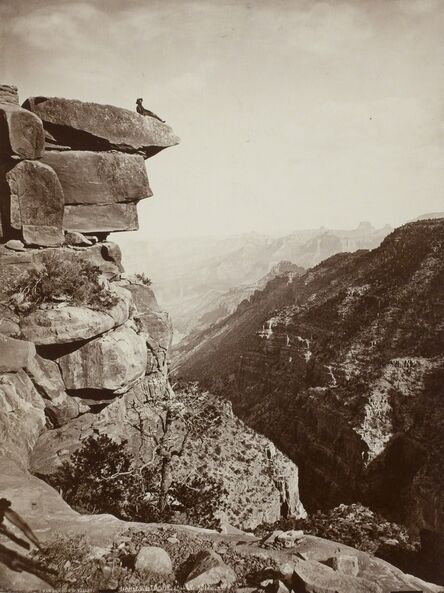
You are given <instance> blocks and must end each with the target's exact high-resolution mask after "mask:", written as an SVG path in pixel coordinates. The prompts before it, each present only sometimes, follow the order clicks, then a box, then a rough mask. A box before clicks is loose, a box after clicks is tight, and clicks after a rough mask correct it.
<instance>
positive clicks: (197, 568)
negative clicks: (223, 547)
mask: <svg viewBox="0 0 444 593" xmlns="http://www.w3.org/2000/svg"><path fill="white" fill-rule="evenodd" d="M235 582H236V573H235V572H234V570H233V569H232V568H231V567H230V566H228V565H227V564H225V562H224V561H223V560H222V558H221V557H220V556H219V554H217V553H216V552H214V551H213V550H208V551H207V550H204V551H202V552H199V553H198V554H197V555H196V558H195V560H194V565H193V568H192V569H191V572H190V573H189V574H188V576H187V578H186V581H185V589H187V590H188V591H195V590H199V589H213V588H217V587H220V588H223V589H228V588H229V587H231V585H233V584H234V583H235Z"/></svg>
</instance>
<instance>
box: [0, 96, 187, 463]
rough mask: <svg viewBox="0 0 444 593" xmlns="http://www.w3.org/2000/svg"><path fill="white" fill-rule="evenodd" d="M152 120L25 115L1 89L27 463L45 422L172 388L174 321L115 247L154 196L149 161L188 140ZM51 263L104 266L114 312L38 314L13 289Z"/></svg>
mask: <svg viewBox="0 0 444 593" xmlns="http://www.w3.org/2000/svg"><path fill="white" fill-rule="evenodd" d="M25 107H27V108H25ZM34 111H35V112H34ZM57 118H58V119H57ZM151 119H152V118H144V117H142V116H141V115H139V114H137V113H131V112H129V111H127V110H125V109H120V108H118V107H111V106H104V105H97V104H94V103H82V102H80V101H70V100H66V99H48V100H42V99H30V100H28V101H26V102H25V105H24V107H20V106H19V101H18V93H17V89H16V88H15V87H13V86H8V85H0V402H3V404H2V412H1V414H0V416H1V418H0V436H1V437H2V439H1V440H2V444H3V446H2V451H1V452H0V455H1V454H3V453H6V454H7V455H8V458H9V459H13V460H14V462H19V463H21V464H23V465H24V466H25V467H26V466H27V464H28V453H29V452H30V451H31V450H32V448H33V447H34V445H35V442H36V439H37V437H38V436H39V434H40V433H41V431H42V429H43V428H44V426H45V424H46V426H47V427H49V428H57V427H61V426H64V425H66V424H67V423H69V422H70V421H72V420H73V419H75V418H78V417H79V416H82V415H83V414H86V413H88V412H90V411H91V410H92V409H94V408H95V407H96V406H97V405H102V403H101V402H103V401H104V402H106V403H108V404H109V403H111V402H112V401H113V400H115V399H116V398H118V397H119V396H121V395H122V394H124V393H126V392H127V391H128V390H130V389H131V388H132V386H133V385H134V384H135V383H136V382H137V381H138V380H139V379H140V378H141V377H144V376H147V377H148V376H149V378H150V381H151V383H152V384H153V385H154V386H155V388H156V389H159V390H163V389H165V386H166V384H167V381H168V378H167V369H168V366H167V353H168V347H169V344H170V342H171V334H172V327H171V322H170V320H169V317H168V315H167V314H165V313H164V312H162V311H160V309H159V306H158V304H157V302H156V299H155V297H154V294H153V293H152V291H151V289H148V287H145V286H144V285H143V284H141V283H140V282H139V281H138V280H137V279H136V278H133V279H132V280H131V281H130V280H129V279H127V278H125V279H123V276H122V273H123V272H124V270H123V267H122V264H121V253H120V249H119V247H118V246H117V245H115V244H114V243H110V242H107V241H105V240H104V236H105V235H107V234H108V233H109V232H112V231H121V230H132V229H136V228H137V210H136V208H137V202H138V201H140V200H141V199H144V198H147V197H150V196H151V195H152V192H151V189H150V186H149V182H148V176H147V173H146V169H145V160H144V159H145V158H148V157H149V156H152V155H154V154H156V152H159V151H160V150H162V149H163V148H166V147H168V146H172V145H174V144H177V142H178V139H177V138H176V136H174V134H173V132H172V130H171V128H170V127H169V126H167V125H165V124H163V123H161V122H158V121H157V120H153V121H146V120H151ZM54 122H55V123H54ZM59 128H60V130H62V132H63V133H61V132H60V133H59ZM101 130H102V131H101ZM100 134H102V136H103V135H106V138H107V139H108V140H107V142H104V141H102V140H101V139H100V137H99V136H100ZM71 137H73V138H76V139H77V140H76V142H75V143H72V142H68V140H69V138H71ZM80 140H81V141H80ZM62 144H64V145H66V144H68V146H63V145H62ZM82 232H84V233H87V234H88V235H89V236H88V237H86V236H85V235H83V234H81V233H82ZM48 262H49V263H51V262H53V263H52V265H54V262H56V265H59V266H60V267H61V268H67V269H73V270H76V269H77V270H78V269H89V270H97V273H98V274H99V281H98V282H99V284H98V285H99V286H102V288H103V289H104V290H105V291H106V293H107V294H108V295H109V297H110V298H111V303H110V305H109V306H108V307H106V308H100V307H98V306H92V305H87V304H85V303H81V302H80V303H79V302H75V301H73V300H72V299H71V297H70V295H69V294H68V295H63V294H62V295H59V297H60V298H59V299H58V300H57V299H52V300H51V298H50V299H49V301H47V302H44V303H40V304H38V305H37V306H33V307H31V308H29V307H28V308H27V307H26V306H25V305H23V302H24V303H25V304H26V302H28V304H29V302H30V301H29V295H27V294H17V291H19V290H20V289H19V288H18V289H14V291H15V292H14V291H13V293H11V287H12V286H14V285H16V286H19V285H18V284H16V283H17V280H18V279H20V278H26V277H27V278H29V277H32V275H34V277H35V278H38V277H39V274H43V276H42V277H44V274H45V273H46V274H49V271H48V270H50V269H51V268H50V267H48V265H49V263H48ZM57 262H59V263H58V264H57ZM79 266H80V268H79ZM45 270H46V272H45ZM129 287H131V290H129ZM132 292H134V294H137V297H138V298H137V304H136V302H135V301H136V299H135V298H133V295H132ZM139 309H140V312H139ZM142 316H143V322H142V321H141V317H142ZM25 418H26V421H25ZM12 419H14V422H11V420H12ZM24 453H26V454H24Z"/></svg>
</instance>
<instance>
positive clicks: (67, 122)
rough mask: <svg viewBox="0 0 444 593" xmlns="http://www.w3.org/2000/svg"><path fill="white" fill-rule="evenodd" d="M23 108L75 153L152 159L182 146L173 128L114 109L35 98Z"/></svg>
mask: <svg viewBox="0 0 444 593" xmlns="http://www.w3.org/2000/svg"><path fill="white" fill-rule="evenodd" d="M23 107H24V108H25V109H28V110H30V111H32V112H33V113H35V114H36V115H38V117H39V118H40V119H41V120H42V121H43V125H44V127H45V129H46V130H48V131H49V132H50V133H51V135H52V136H53V138H54V139H55V142H56V143H59V144H61V145H64V146H68V147H70V148H72V149H74V150H118V151H120V152H129V153H134V152H137V153H139V154H142V155H143V156H144V157H145V158H148V157H152V156H154V155H155V154H157V153H158V152H159V151H161V150H163V149H164V148H168V147H169V146H174V145H175V144H178V143H179V139H178V138H177V137H176V136H175V135H174V133H173V131H172V129H171V128H170V126H168V125H166V124H164V123H162V122H160V121H159V120H157V119H154V118H152V117H143V116H142V115H139V114H138V113H136V112H133V111H129V110H128V109H122V108H120V107H114V106H113V105H100V104H98V103H84V102H82V101H76V100H74V99H61V98H56V97H53V98H47V97H32V98H30V99H28V100H27V101H25V103H24V104H23Z"/></svg>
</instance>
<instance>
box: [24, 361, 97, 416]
mask: <svg viewBox="0 0 444 593" xmlns="http://www.w3.org/2000/svg"><path fill="white" fill-rule="evenodd" d="M25 370H26V373H27V374H28V376H29V377H30V379H31V380H32V382H33V384H34V387H35V388H36V389H37V390H38V392H39V393H40V395H41V396H42V398H43V402H44V405H45V413H46V416H47V418H48V419H49V420H50V422H51V423H52V425H53V426H62V425H63V424H66V422H69V420H71V419H72V418H76V417H77V416H79V414H80V413H81V411H86V410H89V408H87V407H85V406H82V405H81V404H79V402H78V401H77V400H76V398H74V397H71V396H69V395H68V394H67V393H66V391H65V384H64V383H63V379H62V375H61V373H60V369H59V367H58V365H57V363H55V362H53V361H52V360H47V359H46V358H42V357H41V356H39V355H37V356H35V358H33V359H32V360H31V362H30V363H29V364H28V365H27V366H26V369H25Z"/></svg>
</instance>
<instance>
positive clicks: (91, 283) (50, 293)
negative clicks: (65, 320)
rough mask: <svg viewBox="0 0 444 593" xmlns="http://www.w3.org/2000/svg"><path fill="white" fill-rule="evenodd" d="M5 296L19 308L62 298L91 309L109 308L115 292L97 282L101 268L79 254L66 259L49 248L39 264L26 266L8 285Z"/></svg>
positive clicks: (23, 309) (57, 300) (114, 301)
mask: <svg viewBox="0 0 444 593" xmlns="http://www.w3.org/2000/svg"><path fill="white" fill-rule="evenodd" d="M8 296H10V297H11V300H12V302H13V303H14V304H15V306H16V307H17V308H19V310H20V311H21V312H26V313H30V312H32V311H34V310H35V309H37V308H38V307H39V306H41V305H43V304H45V303H54V302H59V301H66V302H68V303H70V304H73V305H78V306H84V307H91V308H92V309H99V310H103V309H109V308H111V307H113V306H114V305H115V304H116V303H117V300H118V299H117V296H116V295H115V294H114V293H112V292H111V291H110V290H109V289H108V288H107V287H106V286H105V285H104V284H103V283H102V282H101V271H100V269H99V268H98V267H97V266H93V265H92V264H90V263H89V262H87V261H84V260H82V259H81V258H75V259H67V258H66V257H64V256H63V255H60V254H57V253H54V252H49V253H46V254H45V255H44V257H43V261H42V265H41V267H39V268H34V269H31V270H28V271H27V272H25V274H23V275H22V276H20V277H19V278H18V279H17V280H16V281H15V282H14V283H13V284H12V286H11V287H10V288H9V290H8Z"/></svg>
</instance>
